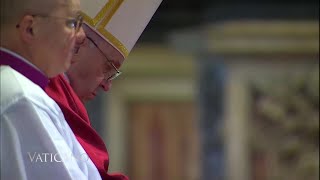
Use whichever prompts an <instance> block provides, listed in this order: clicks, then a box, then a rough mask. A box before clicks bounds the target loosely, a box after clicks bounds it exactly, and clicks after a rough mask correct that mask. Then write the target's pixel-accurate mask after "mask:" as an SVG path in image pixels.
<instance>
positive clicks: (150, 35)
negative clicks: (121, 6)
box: [87, 0, 319, 180]
mask: <svg viewBox="0 0 320 180" xmlns="http://www.w3.org/2000/svg"><path fill="white" fill-rule="evenodd" d="M121 70H122V71H123V74H122V75H121V76H120V77H119V79H117V80H115V81H114V82H113V87H112V89H111V90H110V91H109V92H108V93H107V94H100V95H99V96H98V98H96V100H94V101H93V102H90V103H89V104H88V105H87V108H88V111H89V115H90V117H91V120H92V121H93V125H94V127H95V128H96V129H97V131H98V132H99V133H100V135H101V136H102V137H103V139H104V140H105V142H106V144H107V147H108V150H109V154H110V164H111V165H110V171H111V172H115V171H122V172H125V173H126V174H128V175H129V176H130V177H131V180H318V179H319V2H318V1H317V0H304V1H296V0H290V1H285V0H277V1H267V0H260V1H253V0H252V1H250V0H238V1H235V0H198V1H191V0H184V1H183V0H171V1H168V0H164V1H163V2H162V4H161V6H160V7H159V9H158V11H157V12H156V14H155V15H154V17H153V18H152V20H151V22H150V23H149V25H148V26H147V28H146V30H145V31H144V32H143V34H142V36H141V38H140V39H139V41H138V43H137V45H136V46H135V48H134V49H133V50H132V52H131V54H130V55H129V57H128V58H127V60H126V61H125V63H124V65H123V67H122V68H121Z"/></svg>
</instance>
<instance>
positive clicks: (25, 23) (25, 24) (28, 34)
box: [17, 15, 35, 43]
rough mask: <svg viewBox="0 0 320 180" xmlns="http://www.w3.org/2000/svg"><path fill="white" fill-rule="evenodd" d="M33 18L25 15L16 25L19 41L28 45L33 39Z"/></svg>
mask: <svg viewBox="0 0 320 180" xmlns="http://www.w3.org/2000/svg"><path fill="white" fill-rule="evenodd" d="M34 24H35V23H34V17H33V16H32V15H25V16H23V18H22V19H21V21H20V23H19V24H18V25H17V28H18V31H19V34H20V36H21V39H22V40H23V41H25V42H27V43H30V42H31V41H32V40H33V39H34V32H33V31H34V30H33V28H34Z"/></svg>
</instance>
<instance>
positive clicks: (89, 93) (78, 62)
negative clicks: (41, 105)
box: [67, 35, 124, 102]
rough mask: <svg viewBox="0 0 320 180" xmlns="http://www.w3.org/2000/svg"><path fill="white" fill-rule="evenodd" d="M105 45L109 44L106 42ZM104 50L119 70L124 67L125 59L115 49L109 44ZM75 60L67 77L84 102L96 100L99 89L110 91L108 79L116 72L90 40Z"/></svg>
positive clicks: (86, 41) (83, 45) (85, 42)
mask: <svg viewBox="0 0 320 180" xmlns="http://www.w3.org/2000/svg"><path fill="white" fill-rule="evenodd" d="M87 36H88V35H87ZM103 44H105V45H106V44H107V43H106V42H105V41H104V42H103ZM97 45H98V46H99V45H101V43H97ZM103 50H104V52H105V55H106V56H107V57H108V58H109V61H111V62H112V63H113V64H114V65H115V66H116V67H117V68H119V67H120V66H121V65H122V63H123V60H124V58H123V57H122V56H121V55H120V53H119V52H118V51H117V50H116V49H115V48H114V47H112V46H111V45H109V44H107V46H103ZM74 59H75V63H73V64H72V65H71V67H70V69H69V70H68V72H67V75H68V78H69V80H70V84H71V86H72V88H73V89H74V91H75V92H76V94H77V95H78V96H79V98H80V99H81V101H82V102H86V101H89V100H92V99H93V98H95V97H96V95H97V93H98V90H99V89H101V90H103V91H108V90H109V89H110V88H111V84H112V81H108V80H107V78H108V77H109V76H111V75H112V74H114V73H115V72H116V71H115V70H114V68H113V67H112V65H111V64H110V62H108V60H107V59H106V57H105V56H104V55H103V54H102V53H101V52H100V51H99V50H98V49H97V47H96V46H95V45H94V44H92V42H91V41H90V40H89V39H87V38H86V40H85V41H84V43H83V44H82V46H81V48H80V49H79V52H78V53H77V54H76V55H75V56H74Z"/></svg>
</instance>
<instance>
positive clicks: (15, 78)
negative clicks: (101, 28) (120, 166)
mask: <svg viewBox="0 0 320 180" xmlns="http://www.w3.org/2000/svg"><path fill="white" fill-rule="evenodd" d="M79 3H80V2H79V1H78V0H24V1H21V0H1V9H0V13H1V24H0V30H1V31H0V32H1V38H0V42H1V48H0V82H1V85H0V102H1V103H0V118H1V119H0V132H1V133H0V142H1V145H0V152H1V153H0V154H1V156H0V161H1V166H0V169H1V172H0V176H1V177H0V179H3V180H18V179H19V180H27V179H29V180H37V179H48V180H50V179H51V180H57V179H63V180H67V179H68V180H69V179H77V180H80V179H81V180H84V179H91V180H99V179H101V176H100V174H99V172H98V169H97V168H96V166H95V165H94V164H93V162H92V161H91V159H90V158H88V154H87V153H86V151H85V150H84V149H83V147H82V146H81V144H80V143H79V141H77V139H76V137H75V135H74V133H73V131H72V130H71V128H70V126H69V124H68V123H67V121H66V120H65V118H64V115H63V113H62V111H61V109H60V108H59V106H58V105H57V103H55V101H54V100H53V99H51V98H50V97H49V96H48V95H47V94H46V93H45V91H44V89H45V87H46V86H47V85H48V83H49V78H52V77H54V76H57V75H58V74H60V73H63V72H65V71H66V70H67V69H68V68H69V67H70V65H71V58H72V57H73V54H74V52H77V51H78V48H79V46H80V44H81V43H82V42H83V41H84V38H85V34H84V32H83V29H82V25H81V24H82V16H81V15H80V4H79Z"/></svg>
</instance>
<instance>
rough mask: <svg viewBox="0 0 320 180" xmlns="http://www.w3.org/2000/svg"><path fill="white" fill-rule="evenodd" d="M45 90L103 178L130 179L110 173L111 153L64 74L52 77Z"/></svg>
mask: <svg viewBox="0 0 320 180" xmlns="http://www.w3.org/2000/svg"><path fill="white" fill-rule="evenodd" d="M45 91H46V92H47V94H48V95H49V96H50V97H51V98H52V99H53V100H55V102H56V103H57V104H58V105H59V107H60V109H61V110H62V112H63V114H64V116H65V119H66V121H67V122H68V124H69V126H70V127H71V129H72V131H73V133H74V134H75V136H76V138H77V140H78V141H79V143H80V144H81V146H82V147H83V149H84V150H85V151H86V152H87V154H88V156H89V157H90V159H91V160H92V162H93V163H94V164H95V166H96V167H97V169H98V171H99V173H100V175H101V178H102V179H103V180H128V177H126V176H124V175H122V174H108V167H109V155H108V151H107V148H106V145H105V144H104V142H103V140H102V139H101V138H100V136H99V135H98V133H97V132H96V131H95V130H94V129H93V127H92V126H91V124H90V120H89V116H88V113H87V110H86V108H85V107H84V105H83V103H82V102H81V101H80V99H79V97H78V96H77V95H76V93H75V92H74V90H73V89H72V87H71V86H70V84H69V83H68V82H67V81H66V79H65V77H64V76H63V75H59V76H57V77H55V78H52V79H50V82H49V85H48V86H47V87H46V89H45Z"/></svg>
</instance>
